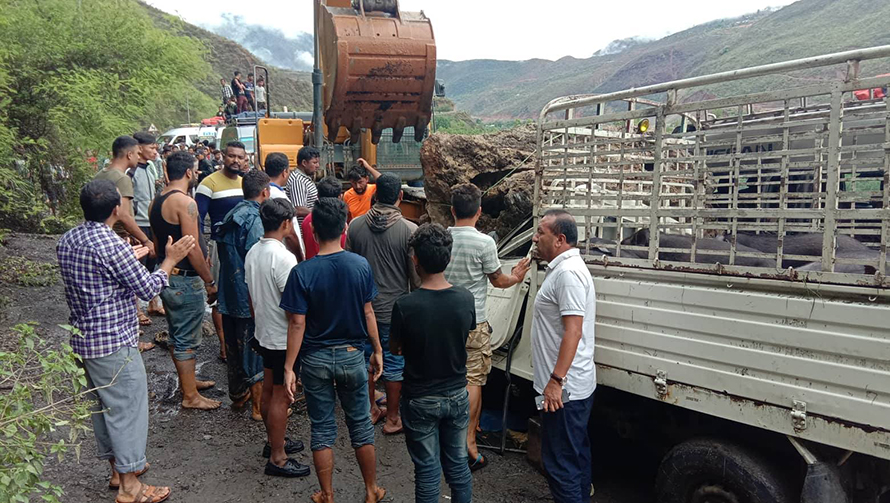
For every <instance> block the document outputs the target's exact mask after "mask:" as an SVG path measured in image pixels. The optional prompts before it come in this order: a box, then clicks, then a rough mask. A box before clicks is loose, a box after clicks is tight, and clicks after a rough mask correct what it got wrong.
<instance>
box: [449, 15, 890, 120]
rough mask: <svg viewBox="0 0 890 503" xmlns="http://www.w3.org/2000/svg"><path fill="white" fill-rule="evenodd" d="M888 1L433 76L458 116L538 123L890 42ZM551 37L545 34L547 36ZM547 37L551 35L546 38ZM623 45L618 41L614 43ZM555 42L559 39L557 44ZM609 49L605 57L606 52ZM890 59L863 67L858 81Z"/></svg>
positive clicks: (716, 90) (779, 80)
mask: <svg viewBox="0 0 890 503" xmlns="http://www.w3.org/2000/svg"><path fill="white" fill-rule="evenodd" d="M888 18H890V2H873V1H870V0H800V1H798V2H796V3H794V4H791V5H789V6H787V7H784V8H782V9H780V10H777V11H764V12H759V13H755V14H751V15H748V16H743V17H740V18H736V19H725V20H719V21H713V22H710V23H706V24H703V25H699V26H696V27H693V28H690V29H688V30H685V31H682V32H679V33H676V34H674V35H671V36H668V37H665V38H663V39H661V40H656V41H650V42H642V41H635V42H634V43H623V44H617V45H618V46H619V48H623V50H622V51H621V52H618V53H612V54H598V55H595V56H593V57H591V58H587V59H576V58H569V57H567V58H562V59H560V60H558V61H546V60H539V59H537V60H528V61H518V62H514V61H493V60H471V61H460V62H454V61H439V64H438V70H437V78H439V79H442V80H443V81H444V82H445V84H446V87H447V93H448V97H449V98H450V99H452V100H453V101H454V102H455V103H456V104H457V106H458V108H459V109H461V110H466V111H468V112H470V113H471V114H473V115H474V116H479V117H483V118H485V119H506V118H536V117H537V114H538V113H539V112H540V110H541V108H542V107H543V106H544V105H545V104H546V103H547V102H548V101H550V100H551V99H553V98H556V97H559V96H565V95H568V94H577V93H603V92H609V91H617V90H621V89H625V88H629V87H634V86H636V87H639V86H643V85H648V84H655V83H659V82H665V81H669V80H674V79H679V78H685V77H693V76H697V75H706V74H709V73H714V72H719V71H725V70H732V69H738V68H744V67H749V66H756V65H762V64H767V63H774V62H779V61H785V60H789V59H797V58H802V57H807V56H815V55H819V54H826V53H830V52H837V51H843V50H849V49H855V48H862V47H871V46H876V45H884V44H890V30H887V29H886V26H885V25H886V21H885V20H886V19H888ZM551 35H552V34H551ZM552 39H553V37H552V36H551V40H552ZM619 42H620V41H619ZM557 43H558V39H557ZM603 52H609V51H603ZM888 70H890V62H887V61H882V62H879V63H869V64H863V70H862V71H863V74H864V75H874V74H878V73H883V72H886V71H888ZM837 71H838V69H837V68H823V69H820V70H815V71H809V72H795V73H794V74H793V75H783V76H775V77H770V78H764V79H759V80H757V81H754V82H746V83H731V84H724V85H719V86H711V87H709V88H706V89H705V91H706V92H707V93H709V94H714V95H717V96H727V95H731V94H736V93H739V92H750V91H760V90H765V89H770V88H772V89H775V88H779V87H788V86H795V85H801V83H802V82H803V81H807V80H814V79H816V80H818V79H821V78H825V77H829V76H833V75H834V74H835V72H837Z"/></svg>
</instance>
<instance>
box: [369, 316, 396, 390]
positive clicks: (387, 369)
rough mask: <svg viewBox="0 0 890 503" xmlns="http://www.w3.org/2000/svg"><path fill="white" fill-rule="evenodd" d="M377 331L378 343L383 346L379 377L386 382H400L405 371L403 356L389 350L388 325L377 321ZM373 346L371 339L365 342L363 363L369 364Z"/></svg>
mask: <svg viewBox="0 0 890 503" xmlns="http://www.w3.org/2000/svg"><path fill="white" fill-rule="evenodd" d="M377 333H379V334H380V345H381V346H383V375H382V376H381V379H383V380H384V381H386V382H402V374H403V373H404V372H405V357H404V356H399V355H394V354H392V353H390V352H389V325H388V324H383V323H378V324H377ZM373 353H374V347H373V346H371V341H366V342H365V364H367V365H370V364H371V355H372V354H373Z"/></svg>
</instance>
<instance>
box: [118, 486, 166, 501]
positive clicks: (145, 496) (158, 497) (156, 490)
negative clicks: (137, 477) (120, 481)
mask: <svg viewBox="0 0 890 503" xmlns="http://www.w3.org/2000/svg"><path fill="white" fill-rule="evenodd" d="M164 489H166V490H167V492H166V494H164V491H163V490H164ZM169 497H170V488H169V487H158V486H150V485H148V484H142V488H141V489H139V492H138V493H136V498H135V499H134V500H133V501H132V502H124V501H121V500H120V498H119V497H118V498H114V503H161V502H162V501H164V500H166V499H167V498H169Z"/></svg>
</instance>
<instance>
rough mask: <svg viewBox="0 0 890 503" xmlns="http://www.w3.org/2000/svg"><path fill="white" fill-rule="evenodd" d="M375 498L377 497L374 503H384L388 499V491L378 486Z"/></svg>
mask: <svg viewBox="0 0 890 503" xmlns="http://www.w3.org/2000/svg"><path fill="white" fill-rule="evenodd" d="M374 496H375V497H376V498H375V500H374V502H375V503H380V502H381V501H383V499H384V498H386V489H384V488H382V487H380V486H377V493H376V494H374Z"/></svg>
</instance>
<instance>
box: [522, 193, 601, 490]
mask: <svg viewBox="0 0 890 503" xmlns="http://www.w3.org/2000/svg"><path fill="white" fill-rule="evenodd" d="M532 241H533V242H534V243H535V245H536V246H537V250H538V256H539V257H540V258H541V259H543V260H546V261H547V274H546V276H544V283H543V284H541V288H540V289H539V290H538V294H537V295H536V296H535V309H534V318H533V319H532V341H531V342H532V363H533V366H534V371H535V378H534V388H535V391H537V392H538V393H541V394H542V395H543V401H542V403H541V408H542V409H543V414H542V419H543V424H542V425H541V461H542V463H543V465H544V470H546V472H547V481H548V483H549V484H550V493H551V494H552V495H553V499H554V501H556V502H557V503H569V502H571V503H579V502H581V501H589V500H590V484H591V480H590V438H589V437H588V436H587V423H588V421H589V419H590V411H591V408H592V407H593V392H594V390H595V389H596V367H595V365H594V363H593V347H594V334H593V330H594V324H595V318H596V293H595V292H594V288H593V279H592V278H591V277H590V271H589V270H588V269H587V264H585V263H584V259H582V258H581V254H580V252H579V250H578V249H577V248H576V247H575V246H576V245H577V243H578V226H577V224H576V223H575V219H574V218H573V217H572V215H571V214H569V213H568V212H566V211H565V210H548V211H546V212H545V213H544V217H543V218H542V219H541V221H540V223H539V224H538V229H537V232H536V233H535V235H534V237H533V238H532Z"/></svg>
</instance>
